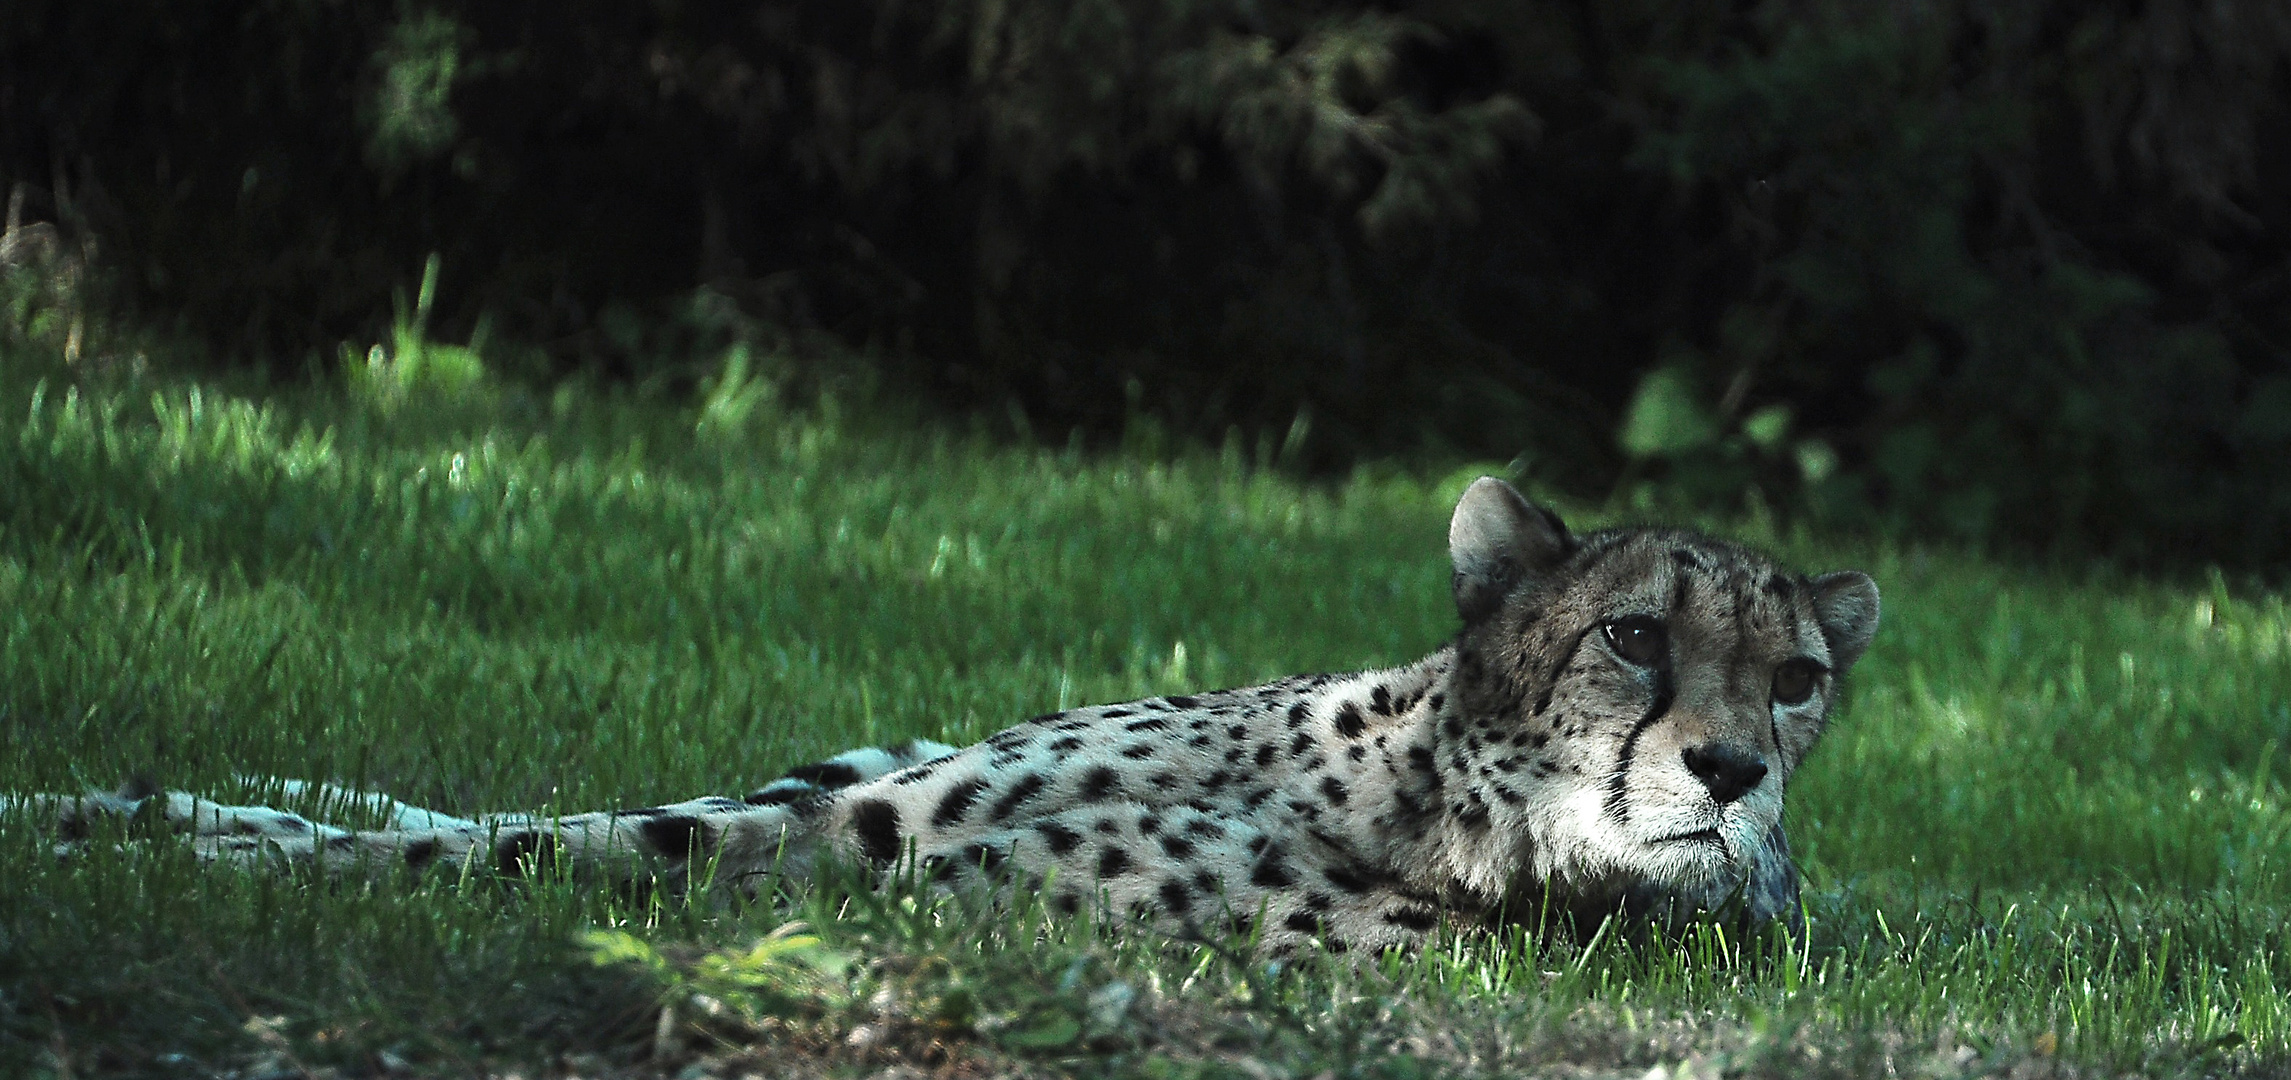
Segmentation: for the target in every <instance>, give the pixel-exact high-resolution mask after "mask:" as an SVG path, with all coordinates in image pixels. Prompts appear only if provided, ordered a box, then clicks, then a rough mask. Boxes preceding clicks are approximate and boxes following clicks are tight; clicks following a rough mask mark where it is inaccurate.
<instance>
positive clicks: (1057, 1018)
mask: <svg viewBox="0 0 2291 1080" xmlns="http://www.w3.org/2000/svg"><path fill="white" fill-rule="evenodd" d="M1081 1037H1082V1024H1081V1021H1079V1020H1076V1019H1074V1017H1073V1016H1071V1015H1069V1014H1067V1013H1064V1012H1053V1013H1049V1014H1047V1015H1044V1016H1040V1017H1037V1018H1035V1021H1034V1022H1033V1023H1031V1024H1028V1025H1027V1026H1025V1027H1023V1028H1019V1029H1017V1030H1015V1031H1010V1032H1007V1033H1005V1034H1004V1035H1003V1036H1002V1037H1001V1040H1000V1041H1001V1042H1002V1044H1003V1045H1005V1046H1017V1047H1024V1048H1027V1049H1031V1050H1050V1049H1055V1048H1057V1047H1061V1046H1071V1045H1073V1044H1074V1041H1075V1040H1077V1039H1080V1038H1081Z"/></svg>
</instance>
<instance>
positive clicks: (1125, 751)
mask: <svg viewBox="0 0 2291 1080" xmlns="http://www.w3.org/2000/svg"><path fill="white" fill-rule="evenodd" d="M1158 749H1160V747H1157V746H1155V745H1154V744H1152V743H1138V744H1137V745H1135V746H1125V747H1122V756H1123V757H1126V758H1128V759H1130V760H1132V761H1139V760H1143V759H1145V758H1149V757H1152V756H1153V752H1154V751H1155V750H1158Z"/></svg>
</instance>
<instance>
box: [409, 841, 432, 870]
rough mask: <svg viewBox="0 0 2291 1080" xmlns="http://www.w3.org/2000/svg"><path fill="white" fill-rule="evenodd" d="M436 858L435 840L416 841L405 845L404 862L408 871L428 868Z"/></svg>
mask: <svg viewBox="0 0 2291 1080" xmlns="http://www.w3.org/2000/svg"><path fill="white" fill-rule="evenodd" d="M437 857H438V842H437V841H435V840H429V839H423V840H416V841H414V842H413V843H411V844H407V845H406V853H405V860H406V868H407V869H409V870H419V869H421V868H422V867H425V866H428V865H429V864H430V863H431V862H432V861H434V860H436V859H437Z"/></svg>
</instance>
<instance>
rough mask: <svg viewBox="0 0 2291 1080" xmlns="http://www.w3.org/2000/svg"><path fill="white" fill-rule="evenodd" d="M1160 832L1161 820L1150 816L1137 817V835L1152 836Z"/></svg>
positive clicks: (1141, 815)
mask: <svg viewBox="0 0 2291 1080" xmlns="http://www.w3.org/2000/svg"><path fill="white" fill-rule="evenodd" d="M1160 831H1161V819H1160V818H1157V817H1155V816H1153V815H1152V814H1139V815H1138V835H1140V836H1152V835H1153V834H1155V833H1157V832H1160Z"/></svg>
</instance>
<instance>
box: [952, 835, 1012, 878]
mask: <svg viewBox="0 0 2291 1080" xmlns="http://www.w3.org/2000/svg"><path fill="white" fill-rule="evenodd" d="M1009 859H1010V852H1008V851H1005V850H1003V849H1001V848H998V847H994V846H991V845H988V844H978V843H971V844H964V845H963V861H964V862H967V863H970V864H971V865H973V866H976V867H978V869H979V872H980V873H982V874H986V875H988V876H990V877H991V876H993V875H994V874H996V873H999V872H1000V871H1001V870H1002V865H1003V863H1005V862H1007V861H1008V860H1009Z"/></svg>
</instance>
